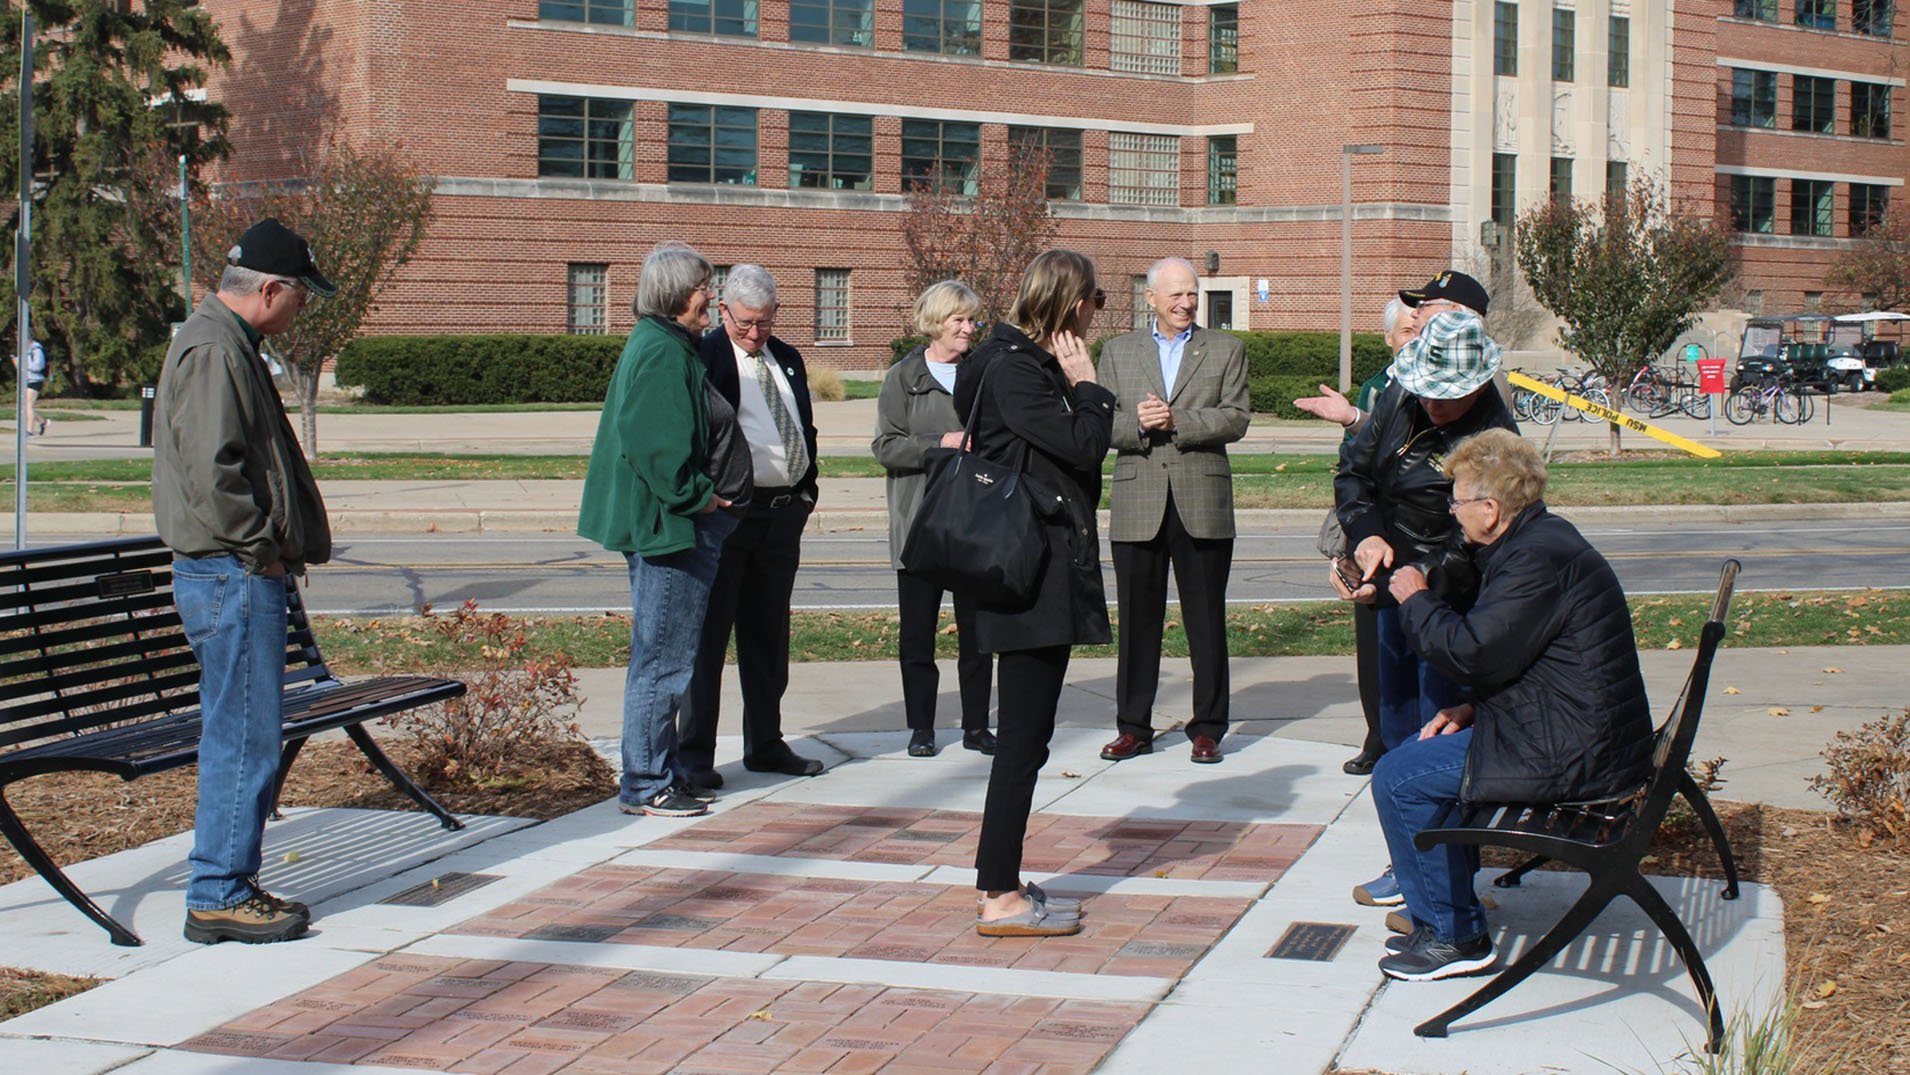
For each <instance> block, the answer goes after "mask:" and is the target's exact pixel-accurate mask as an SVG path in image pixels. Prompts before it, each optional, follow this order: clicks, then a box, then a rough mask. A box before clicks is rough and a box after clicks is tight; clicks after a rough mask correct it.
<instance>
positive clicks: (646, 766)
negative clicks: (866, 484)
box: [577, 242, 736, 817]
mask: <svg viewBox="0 0 1910 1075" xmlns="http://www.w3.org/2000/svg"><path fill="white" fill-rule="evenodd" d="M711 272H712V269H711V266H710V263H709V260H708V259H707V258H705V257H704V256H703V255H701V254H699V253H697V252H696V251H695V250H693V249H691V248H690V247H689V246H687V245H684V244H682V243H677V242H667V243H662V244H660V245H658V246H657V248H656V249H654V250H652V251H651V252H650V255H649V256H648V257H646V258H645V259H644V260H643V273H642V276H641V277H639V279H638V282H637V297H636V302H635V303H634V308H635V311H636V314H637V325H636V327H635V328H634V329H632V330H631V331H630V339H629V341H628V342H627V343H626V344H625V345H624V349H623V356H622V357H621V358H619V359H618V361H617V369H616V372H615V373H614V374H612V375H611V379H610V389H609V392H608V394H607V395H606V396H605V398H604V409H603V416H602V417H601V418H600V419H599V420H598V424H597V439H596V442H595V443H594V444H593V446H592V447H591V452H590V467H589V470H588V471H586V473H585V476H584V492H583V505H582V507H581V509H580V510H579V512H578V516H577V533H578V534H579V535H581V536H583V537H587V538H590V539H591V540H592V541H595V542H597V543H598V544H600V545H602V546H603V547H604V548H606V549H615V550H616V551H618V552H621V553H623V555H624V559H625V561H626V562H627V564H628V567H629V572H630V668H629V671H628V673H627V675H626V677H625V679H624V696H623V775H622V778H621V780H620V781H619V787H618V796H617V798H618V808H619V809H621V810H622V811H623V812H624V813H626V814H651V815H656V816H661V817H691V816H694V815H697V814H701V813H704V812H706V810H707V809H708V808H707V807H706V806H704V804H703V803H702V802H700V801H698V799H697V798H696V796H695V795H693V794H692V793H691V791H690V790H688V783H689V780H688V774H687V773H686V772H684V771H683V766H682V763H681V762H680V761H679V759H678V758H677V751H676V739H677V731H676V717H677V711H678V710H679V709H680V708H681V707H682V704H683V700H684V698H685V696H686V695H687V693H688V691H689V687H690V676H691V673H692V671H693V669H694V661H695V657H696V643H697V636H698V634H699V632H700V631H701V630H702V626H703V623H702V621H703V610H704V608H705V607H706V606H707V605H708V603H709V591H710V581H711V579H713V578H714V577H715V575H716V564H717V558H718V556H719V554H720V553H721V551H722V546H723V539H724V538H726V537H728V536H729V533H730V531H731V530H733V529H735V527H736V517H735V516H734V515H733V514H731V513H730V512H727V511H723V510H720V509H723V508H727V507H729V506H730V501H729V499H727V498H725V497H724V496H723V494H722V491H721V489H719V479H718V478H712V476H711V456H710V444H711V439H710V411H709V402H708V399H709V397H708V392H707V389H706V387H705V382H704V374H703V363H702V362H701V361H700V360H699V359H698V358H697V351H696V348H697V338H698V336H700V335H701V333H702V332H703V330H705V329H707V328H708V327H709V324H710V313H709V310H710V298H711V288H710V275H711ZM717 469H718V472H719V478H720V477H721V475H722V472H723V470H724V469H725V468H722V467H720V466H719V467H718V468H717Z"/></svg>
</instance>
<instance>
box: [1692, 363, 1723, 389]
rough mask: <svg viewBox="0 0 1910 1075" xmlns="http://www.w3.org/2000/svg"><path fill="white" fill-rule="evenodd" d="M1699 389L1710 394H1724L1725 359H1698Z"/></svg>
mask: <svg viewBox="0 0 1910 1075" xmlns="http://www.w3.org/2000/svg"><path fill="white" fill-rule="evenodd" d="M1698 391H1700V392H1703V393H1704V394H1706V395H1710V396H1721V395H1723V394H1724V359H1722V358H1701V359H1699V360H1698Z"/></svg>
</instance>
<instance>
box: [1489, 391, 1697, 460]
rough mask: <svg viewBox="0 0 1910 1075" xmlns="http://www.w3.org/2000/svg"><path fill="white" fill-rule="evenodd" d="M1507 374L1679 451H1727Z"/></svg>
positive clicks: (1545, 393) (1546, 393) (1552, 397)
mask: <svg viewBox="0 0 1910 1075" xmlns="http://www.w3.org/2000/svg"><path fill="white" fill-rule="evenodd" d="M1505 376H1506V380H1508V381H1511V382H1512V383H1513V384H1515V385H1517V386H1519V387H1520V388H1525V389H1529V390H1531V391H1533V392H1537V393H1538V394H1539V395H1541V396H1544V397H1545V398H1546V399H1552V400H1557V401H1558V402H1560V403H1563V404H1565V405H1566V406H1567V407H1577V408H1578V409H1579V410H1581V411H1584V412H1585V413H1586V414H1589V415H1591V416H1592V417H1594V418H1603V419H1604V420H1605V421H1607V422H1610V423H1611V424H1613V425H1615V426H1618V427H1619V428H1621V429H1629V430H1631V431H1632V432H1633V433H1643V434H1644V435H1645V436H1647V437H1650V438H1652V439H1653V440H1658V441H1663V442H1664V443H1666V444H1669V445H1671V446H1672V447H1673V448H1677V449H1679V450H1680V451H1686V452H1690V453H1691V454H1692V455H1695V456H1697V457H1698V458H1700V459H1716V458H1718V457H1719V456H1722V455H1723V454H1724V453H1723V452H1720V451H1718V450H1717V449H1716V448H1711V447H1707V446H1705V445H1703V444H1699V443H1698V442H1697V441H1695V440H1692V439H1691V438H1689V437H1681V436H1679V435H1678V434H1676V433H1673V432H1672V431H1671V430H1669V429H1660V428H1658V427H1657V426H1655V425H1652V424H1651V423H1650V422H1641V421H1639V420H1638V419H1636V418H1632V417H1630V416H1628V415H1623V414H1620V413H1618V412H1617V411H1615V410H1612V409H1611V408H1610V407H1607V406H1604V405H1603V404H1598V403H1593V402H1592V401H1591V400H1589V399H1586V398H1585V397H1584V396H1575V395H1573V394H1571V393H1570V392H1567V391H1565V390H1564V389H1562V388H1555V387H1553V386H1552V385H1549V384H1546V383H1545V382H1544V381H1536V380H1533V379H1532V378H1530V377H1527V376H1526V375H1525V374H1523V373H1518V372H1516V371H1513V370H1507V371H1506V375H1505Z"/></svg>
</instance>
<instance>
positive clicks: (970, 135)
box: [902, 119, 982, 194]
mask: <svg viewBox="0 0 1910 1075" xmlns="http://www.w3.org/2000/svg"><path fill="white" fill-rule="evenodd" d="M981 153H982V127H981V124H979V123H952V122H949V121H947V120H939V119H905V120H903V121H902V189H903V190H905V191H906V190H923V189H929V188H932V189H937V190H946V191H951V192H953V193H956V194H973V193H975V190H976V187H977V183H978V180H979V177H980V164H981Z"/></svg>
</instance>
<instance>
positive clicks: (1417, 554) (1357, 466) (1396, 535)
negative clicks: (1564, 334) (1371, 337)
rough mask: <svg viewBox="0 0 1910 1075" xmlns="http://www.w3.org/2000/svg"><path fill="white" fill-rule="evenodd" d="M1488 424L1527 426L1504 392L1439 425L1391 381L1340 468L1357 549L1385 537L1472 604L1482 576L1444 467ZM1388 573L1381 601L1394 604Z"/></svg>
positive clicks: (1340, 488) (1444, 588)
mask: <svg viewBox="0 0 1910 1075" xmlns="http://www.w3.org/2000/svg"><path fill="white" fill-rule="evenodd" d="M1488 429H1509V430H1511V431H1512V432H1514V433H1517V432H1518V431H1519V425H1518V423H1517V422H1515V421H1513V419H1512V413H1511V412H1510V411H1508V410H1506V406H1505V401H1504V400H1503V399H1501V398H1499V393H1497V392H1481V393H1479V396H1478V401H1477V402H1475V403H1474V404H1473V405H1472V409H1471V410H1470V411H1467V412H1466V413H1465V415H1464V416H1463V417H1461V418H1460V419H1459V420H1458V421H1456V422H1453V423H1451V424H1449V425H1445V426H1436V425H1433V423H1432V419H1430V418H1428V417H1426V409H1425V408H1424V407H1421V406H1420V405H1419V397H1417V396H1412V395H1408V394H1407V393H1406V392H1405V390H1403V389H1402V388H1400V386H1399V385H1398V384H1397V383H1394V384H1392V385H1389V386H1387V388H1386V391H1385V392H1384V393H1382V394H1381V395H1380V397H1379V400H1378V402H1376V403H1374V405H1373V415H1372V418H1371V419H1369V420H1368V421H1367V423H1366V425H1365V427H1364V428H1362V429H1361V430H1360V433H1359V436H1357V437H1354V438H1353V439H1352V440H1351V441H1348V442H1347V443H1346V444H1345V445H1344V446H1342V447H1341V449H1340V473H1339V475H1338V476H1337V477H1336V478H1334V479H1333V499H1334V503H1335V505H1336V510H1337V511H1338V512H1339V516H1340V526H1341V527H1342V528H1343V529H1345V531H1346V547H1347V549H1348V551H1349V553H1350V552H1351V550H1353V549H1356V548H1358V547H1359V543H1360V542H1362V541H1364V540H1366V539H1367V538H1369V537H1373V536H1375V535H1377V536H1379V537H1383V538H1385V539H1386V543H1387V544H1389V545H1391V546H1392V547H1393V566H1394V567H1404V566H1405V565H1407V564H1414V565H1417V566H1418V567H1419V568H1420V569H1421V570H1423V571H1425V572H1426V584H1427V585H1428V586H1430V587H1432V589H1433V592H1435V593H1437V594H1439V596H1440V597H1442V598H1445V599H1446V600H1447V601H1449V602H1452V603H1455V604H1461V605H1463V604H1465V603H1467V602H1468V601H1469V597H1470V595H1471V593H1472V591H1473V588H1474V585H1475V584H1476V582H1477V573H1476V572H1475V571H1474V569H1473V566H1472V560H1471V557H1470V556H1468V555H1467V553H1466V549H1465V543H1464V539H1463V536H1462V535H1461V533H1460V531H1459V524H1458V523H1457V522H1455V521H1454V520H1453V517H1452V512H1451V511H1450V507H1451V505H1450V504H1448V503H1447V497H1450V496H1451V495H1452V479H1451V478H1448V477H1446V474H1445V469H1444V468H1445V461H1446V453H1448V452H1450V451H1451V450H1452V448H1453V446H1454V445H1455V444H1458V443H1459V442H1460V441H1462V440H1464V439H1465V438H1467V437H1470V436H1472V435H1473V434H1474V433H1479V432H1483V431H1485V430H1488ZM1380 577H1381V582H1380V585H1379V602H1380V603H1381V604H1390V603H1391V601H1392V598H1391V597H1390V595H1388V594H1387V592H1386V583H1385V581H1384V579H1385V573H1384V572H1382V573H1381V576H1380Z"/></svg>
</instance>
